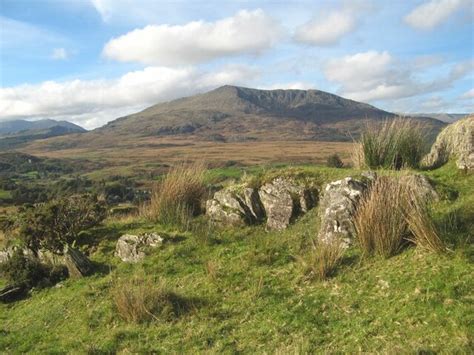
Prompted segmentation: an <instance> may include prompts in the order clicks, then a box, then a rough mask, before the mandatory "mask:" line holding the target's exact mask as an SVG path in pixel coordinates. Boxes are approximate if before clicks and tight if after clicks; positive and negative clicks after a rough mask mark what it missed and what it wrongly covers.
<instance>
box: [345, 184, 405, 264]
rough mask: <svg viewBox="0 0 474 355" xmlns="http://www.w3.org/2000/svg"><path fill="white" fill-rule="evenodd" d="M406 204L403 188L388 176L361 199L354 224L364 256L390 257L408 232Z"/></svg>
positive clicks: (373, 185)
mask: <svg viewBox="0 0 474 355" xmlns="http://www.w3.org/2000/svg"><path fill="white" fill-rule="evenodd" d="M405 201H406V188H405V186H404V185H402V184H401V183H400V182H399V181H398V180H396V179H393V178H390V177H381V178H378V179H377V180H376V181H375V182H374V183H373V184H372V186H371V189H370V190H369V192H368V193H367V194H365V196H363V197H362V199H361V201H360V203H359V206H358V208H357V211H356V214H355V216H354V225H355V229H356V235H357V241H358V243H359V246H360V248H361V250H362V253H363V255H364V256H367V255H373V254H376V255H382V256H384V257H390V256H392V255H394V254H395V253H396V252H397V251H398V250H399V249H400V247H401V245H402V241H403V239H404V237H405V236H406V235H407V231H408V226H407V222H406V220H405V215H404V211H405V210H404V203H405Z"/></svg>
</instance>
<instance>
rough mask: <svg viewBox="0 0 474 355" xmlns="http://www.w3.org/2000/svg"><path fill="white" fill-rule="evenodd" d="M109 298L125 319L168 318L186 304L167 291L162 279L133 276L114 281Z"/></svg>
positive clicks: (135, 321) (181, 311)
mask: <svg viewBox="0 0 474 355" xmlns="http://www.w3.org/2000/svg"><path fill="white" fill-rule="evenodd" d="M112 297H113V300H114V303H115V307H116V309H117V311H118V314H119V315H120V317H122V318H123V319H124V320H125V321H127V322H134V323H142V322H148V321H151V320H160V319H161V320H169V319H171V318H173V317H177V316H179V315H181V314H182V313H183V312H185V311H186V310H187V308H188V305H187V303H186V302H184V300H183V299H182V298H181V297H180V296H178V295H177V294H175V293H173V292H170V291H169V290H168V289H167V287H166V285H165V283H164V282H163V281H159V282H154V281H153V280H151V279H145V278H142V277H135V278H132V279H127V280H123V281H116V282H115V285H114V287H113V289H112Z"/></svg>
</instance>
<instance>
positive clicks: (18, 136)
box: [0, 119, 87, 149]
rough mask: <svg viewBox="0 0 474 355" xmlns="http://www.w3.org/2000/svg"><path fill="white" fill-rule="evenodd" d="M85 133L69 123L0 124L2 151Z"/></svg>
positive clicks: (25, 122)
mask: <svg viewBox="0 0 474 355" xmlns="http://www.w3.org/2000/svg"><path fill="white" fill-rule="evenodd" d="M84 132H87V131H86V130H85V129H84V128H82V127H80V126H78V125H76V124H74V123H71V122H68V121H55V120H51V119H44V120H38V121H26V120H13V121H6V122H0V149H12V148H17V147H19V146H22V145H24V144H27V143H29V142H31V141H34V140H37V139H45V138H50V137H57V136H63V135H67V134H72V133H84Z"/></svg>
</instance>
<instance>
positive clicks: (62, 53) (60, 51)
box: [51, 48, 69, 60]
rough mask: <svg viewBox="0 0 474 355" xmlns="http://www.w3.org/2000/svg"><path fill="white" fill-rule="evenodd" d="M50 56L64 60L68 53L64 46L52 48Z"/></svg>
mask: <svg viewBox="0 0 474 355" xmlns="http://www.w3.org/2000/svg"><path fill="white" fill-rule="evenodd" d="M51 58H52V59H55V60H66V59H68V58H69V53H68V52H67V51H66V49H64V48H54V49H53V53H51Z"/></svg>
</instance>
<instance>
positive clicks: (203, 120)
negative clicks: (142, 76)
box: [97, 85, 443, 141]
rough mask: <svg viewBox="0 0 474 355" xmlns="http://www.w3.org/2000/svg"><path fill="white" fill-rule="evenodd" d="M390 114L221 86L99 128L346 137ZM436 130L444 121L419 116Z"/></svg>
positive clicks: (217, 136)
mask: <svg viewBox="0 0 474 355" xmlns="http://www.w3.org/2000/svg"><path fill="white" fill-rule="evenodd" d="M390 117H394V114H393V113H390V112H386V111H383V110H380V109H377V108H376V107H373V106H371V105H368V104H364V103H360V102H357V101H353V100H348V99H344V98H342V97H340V96H337V95H333V94H330V93H327V92H323V91H319V90H257V89H250V88H243V87H237V86H229V85H227V86H223V87H220V88H218V89H215V90H213V91H210V92H208V93H205V94H200V95H195V96H191V97H186V98H182V99H178V100H174V101H171V102H167V103H162V104H158V105H154V106H152V107H149V108H147V109H145V110H143V111H141V112H138V113H136V114H133V115H130V116H125V117H122V118H119V119H117V120H115V121H112V122H110V123H109V124H107V125H105V126H104V127H101V128H99V129H98V130H97V131H98V132H100V133H101V134H109V133H117V134H124V133H127V134H136V135H140V136H167V135H194V136H196V138H199V139H205V140H218V141H245V140H269V139H270V140H271V139H279V140H323V141H348V140H351V136H354V135H357V134H358V132H359V131H360V129H361V127H362V126H363V125H364V123H363V121H364V120H365V119H368V120H381V119H383V118H390ZM417 119H419V120H420V121H423V122H426V123H427V124H428V126H429V127H430V128H434V129H436V130H438V129H439V128H440V127H442V126H443V124H442V123H441V122H439V121H437V120H434V119H429V118H417Z"/></svg>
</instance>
